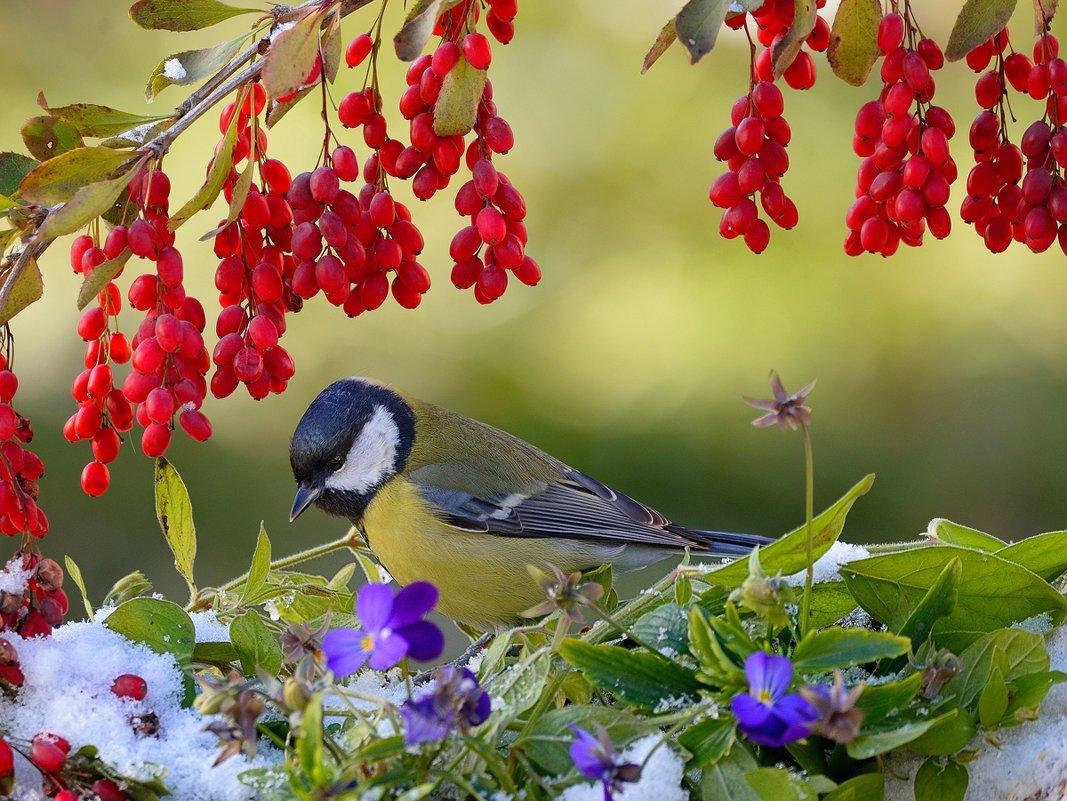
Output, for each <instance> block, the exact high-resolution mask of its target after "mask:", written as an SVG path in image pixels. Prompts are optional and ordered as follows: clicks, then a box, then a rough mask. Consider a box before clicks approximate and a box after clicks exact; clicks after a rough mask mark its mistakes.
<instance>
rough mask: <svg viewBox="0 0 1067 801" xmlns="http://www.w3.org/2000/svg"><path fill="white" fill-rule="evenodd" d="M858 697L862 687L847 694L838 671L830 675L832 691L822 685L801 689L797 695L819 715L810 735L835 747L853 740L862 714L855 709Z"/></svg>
mask: <svg viewBox="0 0 1067 801" xmlns="http://www.w3.org/2000/svg"><path fill="white" fill-rule="evenodd" d="M862 693H863V685H862V684H857V685H856V686H855V687H853V688H852V689H851V690H846V689H845V677H844V676H843V675H842V674H841V671H840V670H835V671H834V683H833V686H832V687H828V686H827V685H825V684H815V685H811V686H809V687H801V688H800V694H801V695H803V696H804V697H805V698H807V699H808V701H809V702H810V703H811V705H812V706H814V707H815V709H816V710H818V712H819V715H820V717H819V719H818V720H816V721H815V723H814V724H813V725H812V731H814V732H815V733H816V734H821V735H822V736H823V737H825V738H826V739H828V740H833V741H834V742H835V743H849V742H852V741H853V740H855V739H856V737H857V736H858V735H859V733H860V724H861V723H863V711H862V710H860V709H856V701H857V700H859V697H860V695H861V694H862Z"/></svg>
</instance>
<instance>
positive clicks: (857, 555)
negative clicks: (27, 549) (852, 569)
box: [785, 541, 871, 587]
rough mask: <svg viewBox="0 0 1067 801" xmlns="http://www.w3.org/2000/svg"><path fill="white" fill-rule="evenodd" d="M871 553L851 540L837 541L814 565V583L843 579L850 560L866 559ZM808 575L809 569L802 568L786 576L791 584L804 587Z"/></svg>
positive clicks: (786, 579)
mask: <svg viewBox="0 0 1067 801" xmlns="http://www.w3.org/2000/svg"><path fill="white" fill-rule="evenodd" d="M870 555H871V554H870V552H869V551H868V550H867V549H866V548H864V547H863V546H862V545H853V544H852V543H849V542H840V541H838V542H835V543H834V544H833V545H831V546H830V549H829V550H828V551H827V552H826V553H824V554H823V555H822V556H821V557H819V558H818V559H817V560H816V562H815V564H814V566H813V570H814V583H816V584H827V583H829V582H831V581H842V578H841V568H842V567H844V566H845V565H847V564H848V563H849V562H856V561H859V560H860V559H866V558H867V557H868V556H870ZM806 576H807V571H806V570H801V571H800V572H798V573H794V574H792V575H791V576H786V577H785V581H786V583H787V584H789V585H790V586H793V587H802V586H804V580H805V577H806Z"/></svg>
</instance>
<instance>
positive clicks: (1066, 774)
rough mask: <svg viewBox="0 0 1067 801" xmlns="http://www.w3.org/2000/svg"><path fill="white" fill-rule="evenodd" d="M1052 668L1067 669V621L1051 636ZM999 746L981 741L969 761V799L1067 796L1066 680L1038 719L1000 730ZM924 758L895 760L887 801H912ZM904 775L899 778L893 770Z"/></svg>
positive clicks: (1009, 800)
mask: <svg viewBox="0 0 1067 801" xmlns="http://www.w3.org/2000/svg"><path fill="white" fill-rule="evenodd" d="M1047 643H1048V651H1049V658H1050V662H1051V665H1050V669H1051V670H1064V671H1067V626H1060V627H1059V628H1058V629H1056V630H1055V631H1054V632H1053V633H1052V634H1051V635H1050V636H1049V638H1048V640H1047ZM996 736H997V738H998V739H999V740H1000V745H999V746H996V745H992V744H990V743H989V742H987V741H986V740H979V741H978V743H977V748H978V754H977V756H976V757H975V759H974V761H972V762H968V763H967V772H968V773H969V774H970V784H969V786H968V789H967V796H966V801H1038V799H1040V800H1041V801H1046V800H1047V801H1053V799H1064V798H1067V685H1063V684H1057V685H1056V686H1055V687H1053V688H1052V690H1051V691H1049V694H1048V696H1047V697H1046V698H1045V702H1044V703H1043V704H1042V705H1041V718H1040V720H1037V721H1034V722H1031V723H1024V724H1022V725H1021V726H1017V727H1015V728H1012V729H999V730H998V731H997V732H996ZM923 759H924V758H922V757H919V758H909V759H906V760H894V761H893V762H892V764H891V768H892V770H891V771H887V772H886V791H885V801H913V800H914V798H915V794H914V792H913V790H912V777H914V775H915V771H916V770H918V769H919V766H920V765H921V764H922V763H923ZM894 773H896V774H899V775H901V776H905V777H906V778H905V779H903V780H896V779H894V778H893V774H894Z"/></svg>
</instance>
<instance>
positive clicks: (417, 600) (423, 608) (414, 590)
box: [389, 581, 437, 629]
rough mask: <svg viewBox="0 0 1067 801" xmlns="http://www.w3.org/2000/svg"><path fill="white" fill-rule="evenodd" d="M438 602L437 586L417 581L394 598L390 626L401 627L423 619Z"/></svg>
mask: <svg viewBox="0 0 1067 801" xmlns="http://www.w3.org/2000/svg"><path fill="white" fill-rule="evenodd" d="M436 603H437V587H435V586H434V585H433V584H431V583H430V582H428V581H415V582H412V583H411V584H408V585H407V586H406V587H404V588H403V589H401V590H400V592H398V593H397V594H396V597H395V598H394V599H393V613H392V616H391V617H390V618H389V626H390V627H391V628H394V629H399V628H401V627H403V626H410V625H411V624H412V623H415V622H417V621H419V620H421V619H422V616H423V615H425V614H426V613H427V612H429V611H430V610H431V609H433V607H434V604H436Z"/></svg>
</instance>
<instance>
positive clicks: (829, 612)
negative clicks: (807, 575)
mask: <svg viewBox="0 0 1067 801" xmlns="http://www.w3.org/2000/svg"><path fill="white" fill-rule="evenodd" d="M855 609H856V601H855V599H854V598H853V597H852V594H851V593H850V592H849V591H848V588H847V587H846V586H845V582H843V581H827V582H824V583H821V584H814V585H812V588H811V622H810V625H811V627H812V628H813V629H821V628H824V627H826V626H829V625H831V624H833V623H836V622H837V621H839V620H840V619H841V618H843V617H845V615H848V614H851V613H852V612H854V611H855Z"/></svg>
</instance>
